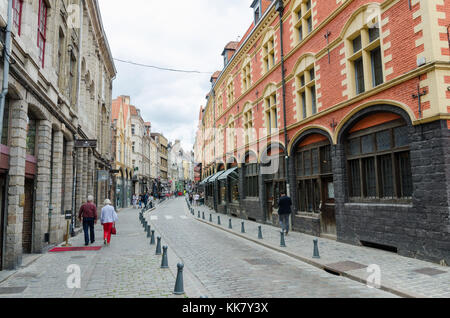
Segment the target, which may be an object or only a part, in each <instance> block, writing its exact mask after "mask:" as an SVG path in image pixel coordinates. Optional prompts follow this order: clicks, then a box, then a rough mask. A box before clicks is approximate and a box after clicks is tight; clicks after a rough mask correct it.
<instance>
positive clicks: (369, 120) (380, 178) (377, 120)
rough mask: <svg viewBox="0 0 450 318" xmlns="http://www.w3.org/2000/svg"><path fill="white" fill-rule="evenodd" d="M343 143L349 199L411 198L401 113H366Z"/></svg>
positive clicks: (406, 137)
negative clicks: (344, 146) (366, 115)
mask: <svg viewBox="0 0 450 318" xmlns="http://www.w3.org/2000/svg"><path fill="white" fill-rule="evenodd" d="M345 145H346V155H347V171H348V181H349V182H348V187H349V188H348V192H349V197H350V200H351V201H356V202H361V201H363V202H364V201H374V200H375V201H380V200H381V201H393V202H398V201H408V200H410V199H411V198H412V193H413V187H412V175H411V163H410V151H409V134H408V127H407V125H406V123H405V121H404V120H403V119H402V118H401V117H400V116H398V115H396V114H392V113H376V114H373V115H369V116H368V117H366V118H364V119H362V120H360V121H359V122H358V123H356V124H355V125H353V127H352V128H351V129H350V130H349V132H348V135H347V138H346V141H345Z"/></svg>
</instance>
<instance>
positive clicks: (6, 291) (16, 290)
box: [0, 287, 26, 295]
mask: <svg viewBox="0 0 450 318" xmlns="http://www.w3.org/2000/svg"><path fill="white" fill-rule="evenodd" d="M25 289H26V287H0V295H12V294H21V293H23V291H24V290H25Z"/></svg>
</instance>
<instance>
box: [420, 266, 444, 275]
mask: <svg viewBox="0 0 450 318" xmlns="http://www.w3.org/2000/svg"><path fill="white" fill-rule="evenodd" d="M413 272H416V273H419V274H424V275H428V276H435V275H440V274H444V273H447V272H446V271H441V270H439V269H435V268H431V267H425V268H420V269H416V270H414V271H413Z"/></svg>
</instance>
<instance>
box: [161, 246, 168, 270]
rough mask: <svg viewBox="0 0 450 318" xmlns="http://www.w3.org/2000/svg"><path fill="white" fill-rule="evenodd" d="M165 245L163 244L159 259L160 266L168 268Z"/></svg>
mask: <svg viewBox="0 0 450 318" xmlns="http://www.w3.org/2000/svg"><path fill="white" fill-rule="evenodd" d="M167 249H168V247H167V246H163V255H162V260H161V268H169V261H168V260H167Z"/></svg>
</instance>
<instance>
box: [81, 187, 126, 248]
mask: <svg viewBox="0 0 450 318" xmlns="http://www.w3.org/2000/svg"><path fill="white" fill-rule="evenodd" d="M104 205H105V206H104V207H103V208H102V212H101V215H100V222H101V224H102V226H103V240H104V244H105V245H109V244H110V242H111V234H115V222H116V221H117V220H118V219H119V217H118V216H117V213H116V211H115V210H114V207H113V206H112V205H111V201H110V200H109V199H106V200H105V202H104ZM78 219H79V220H80V221H81V219H83V231H84V245H85V246H88V245H89V240H90V242H91V244H94V242H95V232H94V226H95V224H97V206H96V205H95V204H94V197H93V196H92V195H90V196H88V199H87V202H86V203H85V204H83V205H82V206H81V208H80V211H79V214H78Z"/></svg>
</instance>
